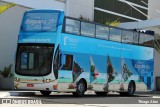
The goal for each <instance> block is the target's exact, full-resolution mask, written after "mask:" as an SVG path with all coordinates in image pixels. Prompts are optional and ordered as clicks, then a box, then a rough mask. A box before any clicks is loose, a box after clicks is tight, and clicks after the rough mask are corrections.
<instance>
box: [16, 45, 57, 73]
mask: <svg viewBox="0 0 160 107" xmlns="http://www.w3.org/2000/svg"><path fill="white" fill-rule="evenodd" d="M53 48H54V47H53V46H45V45H42V46H41V45H32V46H30V45H21V46H18V51H17V62H16V63H17V64H16V73H17V74H20V75H26V76H27V75H33V76H44V75H47V74H49V73H50V72H51V65H52V56H53Z"/></svg>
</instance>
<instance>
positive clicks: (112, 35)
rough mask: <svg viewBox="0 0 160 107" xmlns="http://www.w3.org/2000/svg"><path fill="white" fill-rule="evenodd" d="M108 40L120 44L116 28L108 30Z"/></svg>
mask: <svg viewBox="0 0 160 107" xmlns="http://www.w3.org/2000/svg"><path fill="white" fill-rule="evenodd" d="M109 40H111V41H116V42H121V30H120V29H117V28H110V34H109Z"/></svg>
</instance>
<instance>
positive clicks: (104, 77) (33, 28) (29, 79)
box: [14, 10, 154, 96]
mask: <svg viewBox="0 0 160 107" xmlns="http://www.w3.org/2000/svg"><path fill="white" fill-rule="evenodd" d="M153 43H154V36H153V35H150V34H146V33H140V32H138V31H134V30H127V29H122V28H118V27H112V26H106V25H102V24H98V23H94V22H89V21H84V20H79V19H75V18H71V17H65V16H64V12H63V11H61V10H29V11H26V12H25V13H24V16H23V19H22V24H21V27H20V32H19V35H18V46H17V52H16V65H15V75H14V76H15V80H14V86H15V88H16V89H25V90H38V91H40V92H41V93H42V94H43V95H49V94H50V93H51V92H71V93H73V95H75V96H83V95H84V93H85V92H86V91H87V90H92V91H95V93H96V94H97V95H106V94H107V93H108V92H109V91H115V92H118V93H120V95H129V96H132V95H133V94H134V92H135V91H147V90H152V89H153V84H154V77H153V73H154V72H153V71H154V68H153V67H154V56H153V48H154V47H153Z"/></svg>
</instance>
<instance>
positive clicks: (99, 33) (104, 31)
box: [96, 25, 109, 39]
mask: <svg viewBox="0 0 160 107" xmlns="http://www.w3.org/2000/svg"><path fill="white" fill-rule="evenodd" d="M108 35H109V28H108V27H106V26H101V25H96V38H100V39H108Z"/></svg>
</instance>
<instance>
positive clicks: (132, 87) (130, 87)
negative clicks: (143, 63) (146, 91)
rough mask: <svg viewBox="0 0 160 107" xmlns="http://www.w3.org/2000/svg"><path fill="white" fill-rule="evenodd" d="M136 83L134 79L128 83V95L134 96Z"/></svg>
mask: <svg viewBox="0 0 160 107" xmlns="http://www.w3.org/2000/svg"><path fill="white" fill-rule="evenodd" d="M135 88H136V87H135V83H134V81H131V82H130V83H129V85H128V92H127V95H128V96H133V95H134V92H135Z"/></svg>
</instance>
